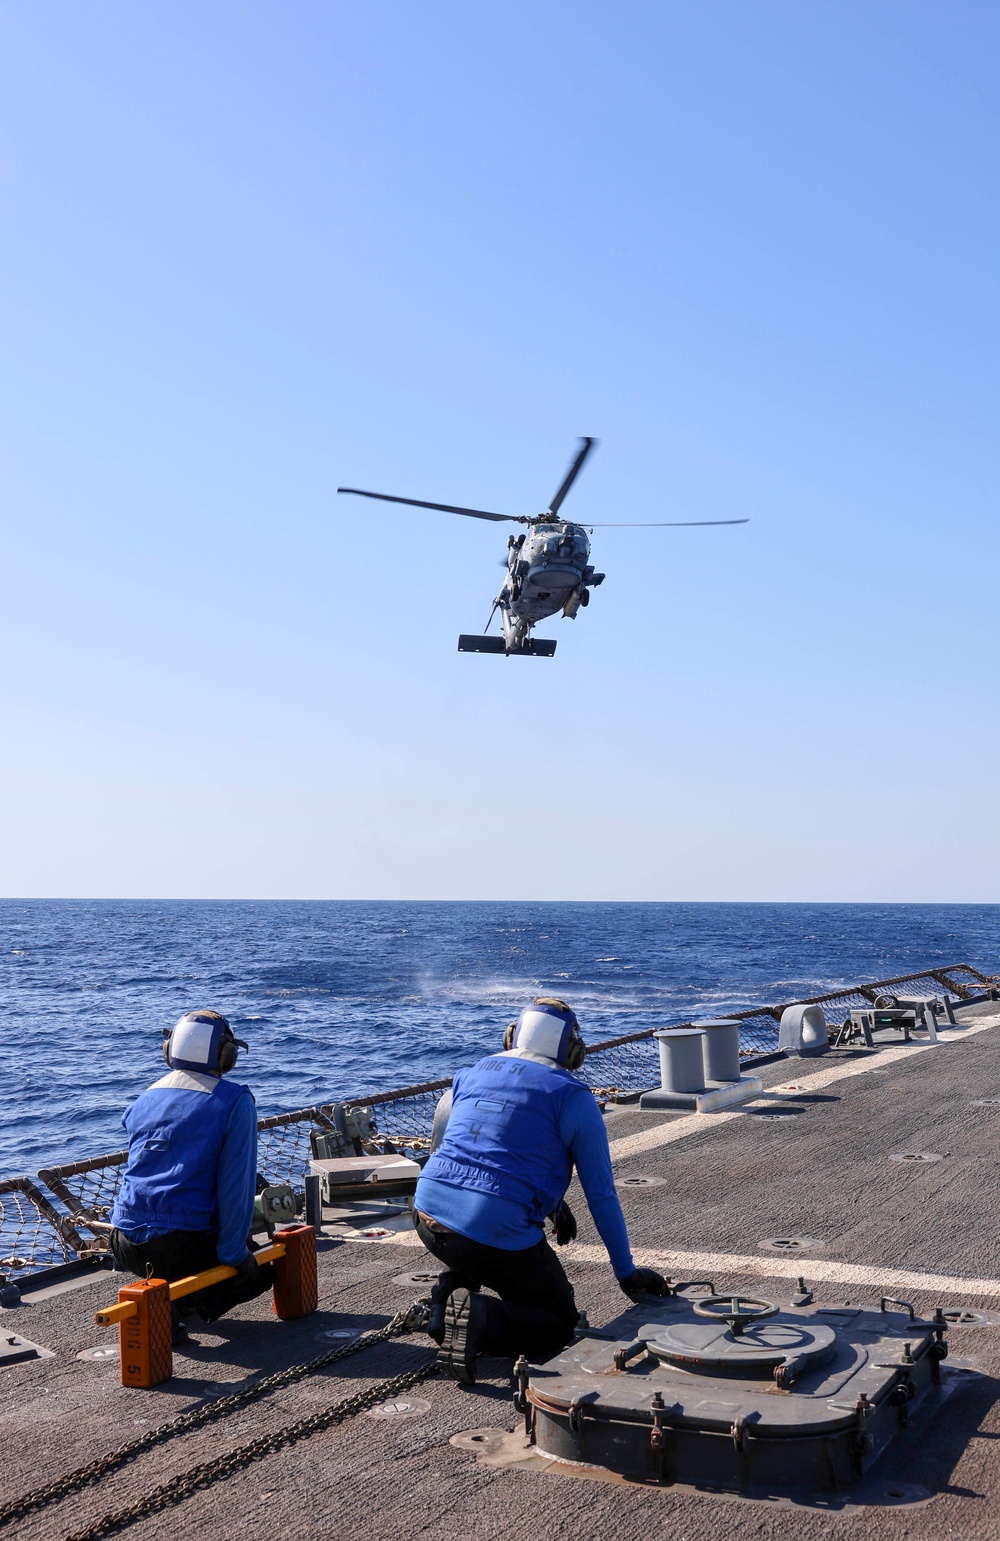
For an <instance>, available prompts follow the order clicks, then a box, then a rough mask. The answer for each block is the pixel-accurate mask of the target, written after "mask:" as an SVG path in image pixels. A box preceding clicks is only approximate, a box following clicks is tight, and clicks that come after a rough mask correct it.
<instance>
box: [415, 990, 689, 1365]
mask: <svg viewBox="0 0 1000 1541" xmlns="http://www.w3.org/2000/svg"><path fill="white" fill-rule="evenodd" d="M583 1056H584V1045H583V1040H582V1039H581V1037H580V1029H579V1023H578V1022H577V1019H576V1015H575V1013H574V1012H573V1011H572V1010H571V1009H570V1007H569V1006H567V1005H566V1002H565V1001H560V1000H553V999H548V998H542V997H538V998H536V999H535V1001H534V1003H533V1004H532V1005H531V1006H527V1007H525V1009H524V1011H522V1012H521V1015H520V1017H519V1018H518V1020H517V1022H512V1023H511V1025H510V1027H508V1029H507V1032H506V1034H505V1036H504V1052H503V1053H502V1054H491V1055H489V1056H487V1058H486V1059H482V1060H480V1061H479V1063H478V1064H477V1065H473V1066H471V1068H469V1069H467V1070H460V1071H459V1073H458V1075H457V1076H456V1077H455V1080H454V1082H453V1084H452V1088H451V1092H450V1106H449V1103H448V1100H447V1099H448V1097H449V1094H448V1093H446V1094H445V1097H444V1098H443V1099H442V1101H441V1103H440V1104H439V1105H438V1113H437V1115H436V1117H435V1120H434V1123H435V1129H434V1141H433V1143H434V1153H433V1155H432V1156H431V1158H430V1160H429V1161H428V1163H427V1165H426V1166H425V1167H424V1170H423V1173H422V1174H421V1178H420V1181H419V1183H418V1184H417V1191H416V1195H415V1198H414V1224H415V1226H416V1228H417V1232H418V1234H419V1236H420V1239H421V1241H422V1242H423V1244H424V1246H425V1247H426V1248H427V1250H428V1251H429V1252H431V1253H432V1254H433V1255H434V1257H436V1258H437V1259H438V1260H439V1261H440V1262H442V1263H444V1265H445V1272H444V1273H442V1274H441V1275H440V1276H439V1278H438V1282H437V1284H436V1285H435V1287H434V1289H433V1290H432V1291H431V1319H430V1323H429V1326H428V1332H429V1333H430V1335H431V1337H432V1338H434V1339H435V1340H436V1341H437V1342H438V1343H439V1344H440V1352H439V1354H438V1359H439V1362H440V1364H441V1365H442V1367H443V1368H444V1369H445V1370H447V1372H448V1373H449V1374H450V1375H453V1376H454V1377H455V1379H456V1380H459V1381H462V1382H464V1383H466V1384H471V1383H472V1382H473V1381H474V1380H475V1360H476V1357H477V1355H478V1354H497V1355H501V1356H517V1355H520V1354H524V1355H526V1357H527V1358H529V1359H532V1360H535V1361H536V1362H537V1361H538V1360H540V1359H547V1358H549V1357H550V1356H551V1355H553V1354H557V1353H558V1352H559V1350H560V1349H562V1348H565V1347H566V1345H567V1343H569V1341H570V1339H571V1338H572V1336H573V1332H574V1329H575V1327H576V1323H577V1319H578V1315H579V1313H578V1312H577V1309H576V1302H575V1300H574V1298H573V1287H572V1285H571V1284H570V1282H569V1280H568V1279H567V1277H566V1274H565V1271H564V1269H563V1266H562V1264H561V1263H560V1261H559V1259H558V1258H557V1257H556V1254H555V1253H554V1252H553V1251H552V1248H551V1247H550V1246H549V1244H548V1242H547V1241H546V1240H545V1229H544V1225H545V1220H546V1217H548V1218H550V1219H551V1220H552V1222H553V1224H554V1227H555V1237H556V1241H557V1242H558V1243H559V1244H560V1245H564V1244H565V1243H567V1242H569V1241H572V1240H573V1238H574V1237H575V1235H576V1221H575V1220H574V1219H573V1215H572V1213H571V1211H570V1209H569V1206H568V1204H567V1203H566V1201H565V1194H566V1190H567V1188H568V1187H569V1184H570V1179H571V1177H572V1175H573V1167H574V1165H575V1166H576V1170H577V1173H578V1174H579V1178H580V1182H581V1185H582V1187H583V1191H584V1194H585V1195H586V1199H587V1205H588V1207H589V1209H590V1212H591V1214H592V1215H593V1217H594V1223H595V1224H596V1226H597V1229H598V1231H599V1232H600V1235H601V1239H602V1241H603V1242H604V1245H605V1246H606V1247H607V1249H608V1255H609V1257H610V1259H611V1266H612V1267H613V1268H614V1271H615V1274H616V1276H617V1278H618V1282H619V1284H620V1285H621V1287H622V1289H623V1290H624V1291H625V1293H626V1295H628V1296H630V1297H631V1298H632V1299H634V1300H637V1299H638V1298H639V1296H640V1295H641V1293H642V1291H643V1290H648V1291H649V1292H650V1293H652V1294H655V1295H662V1294H665V1293H666V1291H667V1285H666V1282H665V1281H664V1279H663V1278H662V1276H661V1275H660V1274H658V1273H656V1272H655V1271H654V1270H653V1269H652V1268H636V1266H635V1264H634V1262H633V1261H632V1254H631V1251H630V1250H629V1242H628V1232H627V1230H626V1228H625V1217H624V1215H623V1214H622V1209H621V1205H620V1203H619V1202H618V1195H617V1193H616V1191H615V1183H614V1177H613V1175H612V1171H611V1156H610V1153H609V1150H608V1136H607V1132H606V1130H605V1128H604V1120H603V1118H602V1117H601V1111H600V1108H599V1107H598V1105H597V1103H596V1101H595V1100H594V1096H593V1093H592V1092H591V1091H590V1089H589V1087H587V1086H585V1085H584V1084H583V1082H582V1081H579V1080H577V1078H576V1076H575V1075H574V1074H573V1072H574V1071H576V1070H579V1069H580V1067H581V1065H582V1064H583ZM442 1129H443V1134H442ZM484 1286H485V1287H486V1288H487V1289H490V1290H494V1291H495V1292H496V1295H498V1296H499V1297H500V1298H499V1299H495V1298H494V1297H493V1296H489V1295H482V1294H481V1293H480V1290H481V1289H482V1288H483V1287H484Z"/></svg>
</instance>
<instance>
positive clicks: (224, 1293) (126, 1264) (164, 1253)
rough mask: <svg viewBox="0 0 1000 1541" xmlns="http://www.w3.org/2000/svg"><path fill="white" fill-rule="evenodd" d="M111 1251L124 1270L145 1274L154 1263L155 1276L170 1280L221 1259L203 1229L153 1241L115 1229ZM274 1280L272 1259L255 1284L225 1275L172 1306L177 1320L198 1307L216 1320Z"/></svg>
mask: <svg viewBox="0 0 1000 1541" xmlns="http://www.w3.org/2000/svg"><path fill="white" fill-rule="evenodd" d="M111 1251H112V1253H113V1254H114V1259H115V1267H116V1268H120V1269H121V1270H122V1271H123V1272H124V1273H134V1274H138V1275H139V1276H140V1277H144V1276H145V1273H146V1269H147V1267H149V1266H151V1267H152V1270H153V1273H152V1277H153V1278H154V1279H166V1281H167V1283H168V1284H172V1283H173V1282H174V1280H175V1279H186V1278H188V1277H189V1275H191V1274H193V1273H201V1272H203V1270H204V1269H206V1268H216V1267H218V1263H219V1259H218V1258H217V1257H216V1255H215V1237H214V1236H209V1235H206V1233H205V1232H204V1231H168V1232H167V1234H166V1235H165V1236H154V1237H153V1238H152V1240H151V1241H138V1242H136V1241H130V1240H129V1238H128V1237H127V1236H126V1234H125V1232H124V1231H119V1230H117V1229H116V1230H113V1231H112V1232H111ZM273 1280H274V1269H273V1268H272V1266H271V1264H270V1263H264V1264H262V1266H261V1267H260V1268H258V1270H257V1277H256V1279H255V1280H254V1282H253V1283H252V1284H241V1282H240V1280H239V1279H223V1281H222V1283H221V1284H212V1285H210V1286H209V1288H208V1289H207V1290H198V1291H197V1293H196V1294H194V1295H185V1297H184V1299H183V1300H177V1301H174V1303H173V1305H172V1307H171V1310H172V1313H173V1316H174V1320H175V1321H176V1320H177V1319H178V1318H179V1317H181V1316H183V1315H186V1314H187V1313H188V1312H190V1311H197V1312H198V1314H199V1316H201V1317H203V1318H204V1320H205V1321H206V1322H214V1321H215V1320H216V1319H217V1318H218V1317H220V1316H222V1315H223V1314H224V1312H226V1311H231V1310H232V1308H233V1306H241V1305H243V1304H245V1302H246V1301H248V1300H253V1299H255V1298H256V1296H258V1295H263V1293H264V1291H265V1290H269V1289H270V1288H271V1284H272V1283H273Z"/></svg>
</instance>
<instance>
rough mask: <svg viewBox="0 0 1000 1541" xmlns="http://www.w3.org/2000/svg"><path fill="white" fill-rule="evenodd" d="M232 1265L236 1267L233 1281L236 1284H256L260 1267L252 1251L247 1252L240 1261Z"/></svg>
mask: <svg viewBox="0 0 1000 1541" xmlns="http://www.w3.org/2000/svg"><path fill="white" fill-rule="evenodd" d="M233 1266H234V1267H235V1269H236V1279H235V1281H234V1282H235V1283H236V1284H246V1285H252V1284H256V1282H257V1275H258V1273H259V1272H260V1268H259V1265H258V1263H257V1259H256V1258H255V1257H254V1255H253V1253H252V1252H248V1253H247V1255H246V1257H245V1258H244V1259H243V1261H242V1263H235V1264H234V1265H233Z"/></svg>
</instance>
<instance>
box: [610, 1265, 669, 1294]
mask: <svg viewBox="0 0 1000 1541" xmlns="http://www.w3.org/2000/svg"><path fill="white" fill-rule="evenodd" d="M618 1283H619V1284H620V1285H621V1287H622V1289H623V1290H624V1291H625V1293H626V1295H627V1296H628V1297H629V1299H630V1300H641V1298H642V1296H643V1294H644V1293H645V1294H647V1295H669V1294H670V1285H669V1284H668V1283H667V1281H666V1279H665V1278H664V1277H663V1275H662V1274H661V1273H657V1271H656V1269H655V1268H635V1269H633V1270H632V1272H631V1273H630V1274H628V1275H627V1276H626V1277H625V1278H624V1279H619V1280H618Z"/></svg>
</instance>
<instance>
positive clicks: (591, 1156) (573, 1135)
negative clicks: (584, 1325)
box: [414, 1082, 635, 1279]
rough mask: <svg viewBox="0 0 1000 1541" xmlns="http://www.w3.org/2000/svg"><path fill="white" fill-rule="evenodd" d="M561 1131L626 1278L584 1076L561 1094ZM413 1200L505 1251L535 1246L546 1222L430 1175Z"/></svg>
mask: <svg viewBox="0 0 1000 1541" xmlns="http://www.w3.org/2000/svg"><path fill="white" fill-rule="evenodd" d="M559 1134H560V1137H561V1138H562V1140H563V1142H564V1144H565V1146H566V1149H567V1151H568V1152H569V1155H570V1157H571V1159H572V1161H573V1162H574V1164H575V1166H576V1170H577V1175H578V1176H579V1179H580V1185H581V1187H582V1188H583V1191H584V1194H585V1196H586V1199H587V1207H588V1209H589V1210H590V1213H591V1214H592V1215H593V1217H594V1224H595V1225H596V1226H597V1229H598V1232H599V1233H600V1237H601V1240H602V1241H603V1242H604V1245H605V1246H606V1247H607V1249H608V1256H609V1257H610V1259H611V1266H612V1268H613V1269H614V1271H615V1274H616V1276H617V1277H618V1278H619V1279H625V1278H627V1277H628V1275H629V1274H630V1273H631V1272H632V1271H633V1269H634V1267H635V1264H634V1263H633V1261H632V1252H631V1249H630V1247H629V1240H628V1231H627V1229H626V1226H625V1216H624V1215H623V1214H622V1207H621V1204H620V1203H619V1202H618V1194H617V1191H616V1189H615V1180H614V1174H613V1173H612V1170H611V1153H610V1151H609V1150H608V1135H607V1130H606V1129H605V1127H604V1119H603V1117H602V1116H601V1110H600V1108H599V1107H598V1106H597V1103H596V1101H595V1100H594V1094H593V1092H591V1091H590V1090H589V1088H588V1087H586V1086H584V1085H583V1083H582V1082H581V1083H580V1086H579V1090H578V1091H574V1092H573V1094H572V1095H571V1096H568V1097H566V1098H565V1099H564V1102H563V1107H562V1111H561V1113H560V1118H559ZM414 1204H415V1205H416V1207H417V1209H421V1210H423V1212H424V1213H425V1214H428V1215H430V1216H431V1217H432V1218H433V1219H435V1220H437V1221H438V1223H439V1224H440V1225H444V1226H447V1228H448V1229H449V1230H450V1231H457V1232H458V1233H459V1235H460V1236H468V1237H469V1238H470V1239H471V1240H472V1241H479V1242H482V1243H483V1244H484V1245H485V1246H489V1247H499V1248H500V1249H501V1250H502V1251H505V1252H520V1251H522V1250H523V1249H524V1248H525V1247H533V1246H535V1245H537V1243H538V1242H539V1241H541V1240H542V1237H543V1236H544V1235H545V1228H544V1226H543V1225H541V1224H539V1223H538V1221H537V1220H536V1219H535V1218H534V1216H533V1215H532V1214H531V1211H530V1210H529V1209H528V1207H527V1205H525V1204H519V1203H516V1202H514V1201H513V1200H511V1199H505V1198H500V1197H499V1196H498V1195H497V1194H493V1193H483V1192H481V1191H479V1190H477V1189H473V1188H460V1187H458V1186H456V1185H455V1184H453V1183H447V1182H441V1181H439V1180H437V1179H433V1178H427V1177H421V1179H420V1181H419V1182H418V1184H417V1191H416V1194H415V1196H414Z"/></svg>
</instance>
